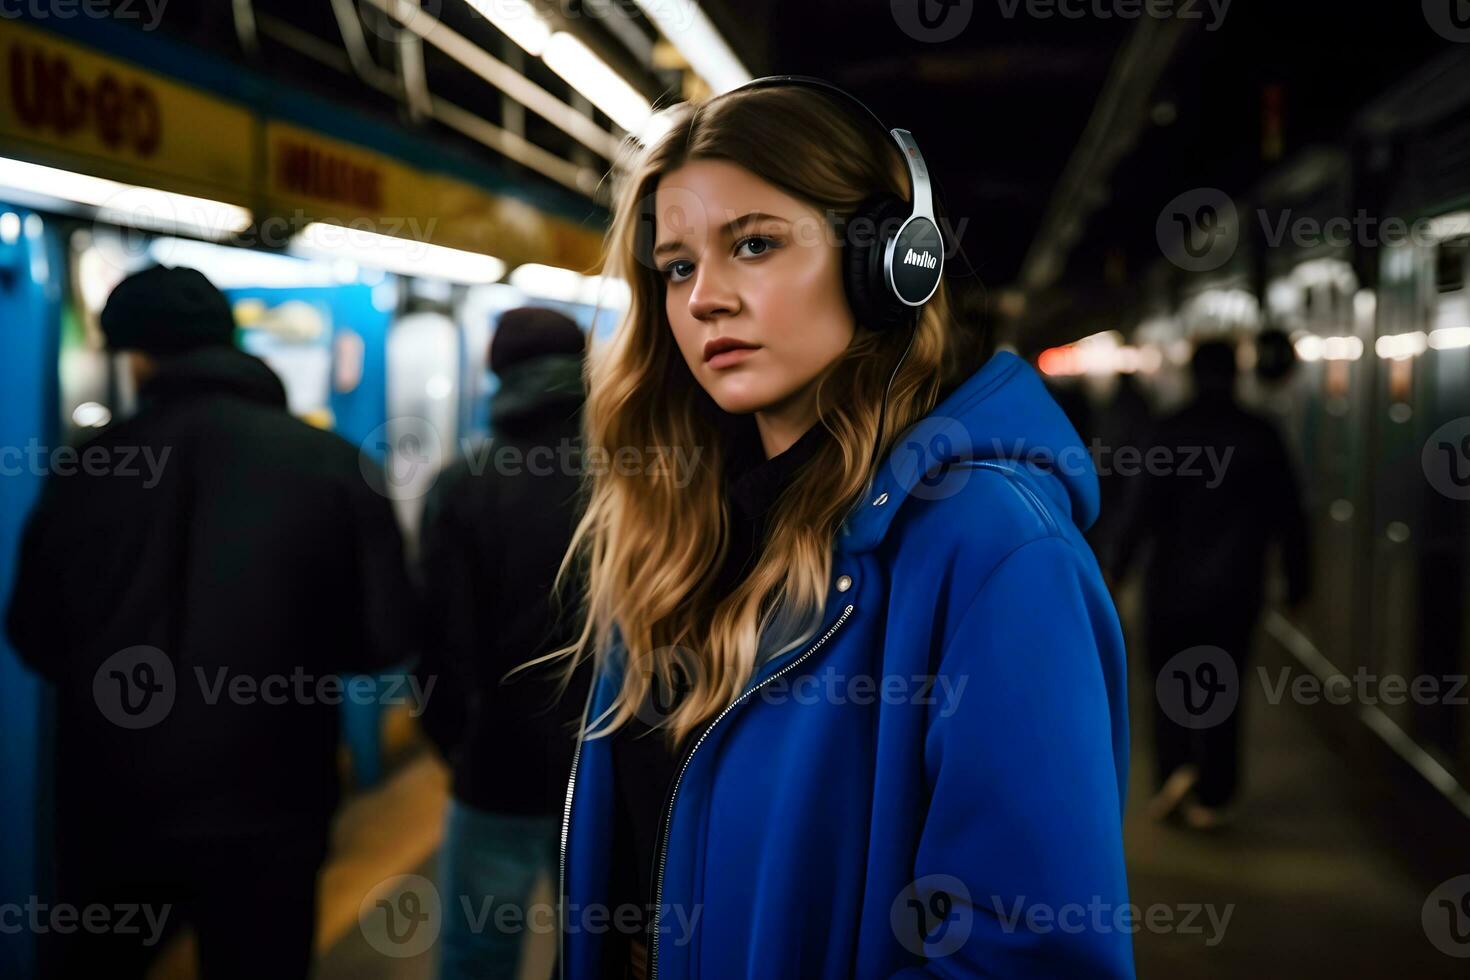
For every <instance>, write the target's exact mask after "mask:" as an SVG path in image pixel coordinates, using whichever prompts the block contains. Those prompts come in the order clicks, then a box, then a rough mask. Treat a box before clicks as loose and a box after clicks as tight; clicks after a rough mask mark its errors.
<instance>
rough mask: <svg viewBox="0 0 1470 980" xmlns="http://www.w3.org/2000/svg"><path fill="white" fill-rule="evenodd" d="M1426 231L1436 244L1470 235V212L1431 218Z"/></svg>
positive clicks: (1456, 212)
mask: <svg viewBox="0 0 1470 980" xmlns="http://www.w3.org/2000/svg"><path fill="white" fill-rule="evenodd" d="M1426 230H1427V232H1428V237H1429V238H1430V239H1431V240H1432V241H1436V242H1442V241H1444V240H1446V239H1449V238H1460V237H1462V236H1464V235H1470V211H1451V212H1450V213H1449V214H1442V215H1440V216H1438V217H1436V218H1430V219H1429V224H1428V227H1427V229H1426Z"/></svg>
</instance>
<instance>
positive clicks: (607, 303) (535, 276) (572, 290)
mask: <svg viewBox="0 0 1470 980" xmlns="http://www.w3.org/2000/svg"><path fill="white" fill-rule="evenodd" d="M507 281H508V282H509V283H510V284H511V285H512V286H514V287H516V288H517V289H519V290H521V291H522V292H524V293H526V294H528V295H530V296H535V297H539V298H541V299H551V300H558V301H560V302H563V303H583V304H585V305H587V306H602V307H605V308H612V309H620V310H625V309H627V308H628V304H629V303H630V302H631V295H630V290H629V289H628V284H627V283H626V282H624V281H623V280H622V279H617V278H614V277H611V276H584V275H582V274H581V273H580V272H574V271H573V270H571V269H563V268H561V267H559V266H554V265H541V264H538V263H535V262H530V263H527V264H525V265H520V266H516V268H515V270H514V271H512V272H511V274H510V278H509V279H508V280H507Z"/></svg>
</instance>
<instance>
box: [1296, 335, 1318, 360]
mask: <svg viewBox="0 0 1470 980" xmlns="http://www.w3.org/2000/svg"><path fill="white" fill-rule="evenodd" d="M1294 346H1295V347H1296V356H1297V357H1300V358H1301V359H1302V360H1303V361H1320V360H1321V359H1322V338H1321V337H1319V336H1317V335H1316V334H1314V333H1304V334H1302V335H1301V336H1300V337H1298V338H1297V339H1296V343H1295V345H1294Z"/></svg>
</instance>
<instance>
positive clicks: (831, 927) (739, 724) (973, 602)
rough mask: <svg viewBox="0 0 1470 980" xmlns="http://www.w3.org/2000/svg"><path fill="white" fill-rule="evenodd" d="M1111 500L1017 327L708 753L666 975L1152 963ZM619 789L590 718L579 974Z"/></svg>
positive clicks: (840, 552) (842, 548) (1108, 974)
mask: <svg viewBox="0 0 1470 980" xmlns="http://www.w3.org/2000/svg"><path fill="white" fill-rule="evenodd" d="M1097 508H1098V487H1097V475H1096V472H1095V470H1094V469H1093V466H1092V461H1091V458H1090V457H1089V456H1088V455H1087V453H1086V451H1085V450H1084V449H1083V447H1082V445H1081V442H1080V440H1079V439H1078V436H1077V433H1076V431H1075V430H1074V429H1073V428H1072V426H1071V424H1070V423H1069V422H1068V421H1067V419H1066V416H1065V415H1063V414H1062V411H1061V410H1060V409H1059V408H1058V407H1057V404H1056V402H1055V401H1053V400H1052V398H1051V396H1050V395H1049V394H1048V392H1047V391H1046V389H1045V387H1044V386H1043V385H1042V383H1041V379H1040V378H1039V377H1038V376H1037V375H1036V373H1035V371H1033V370H1032V368H1031V367H1030V366H1029V365H1028V364H1026V363H1025V362H1024V361H1022V360H1021V359H1020V358H1018V357H1016V356H1014V355H1012V354H1008V353H1000V354H997V355H996V356H995V357H993V358H992V359H991V360H990V361H989V362H988V363H987V364H986V365H985V366H984V367H983V368H982V369H981V370H980V371H978V372H977V373H976V374H975V375H974V376H972V377H971V378H969V379H968V380H966V381H965V382H964V383H963V384H962V385H961V386H960V387H959V388H958V389H956V390H955V391H954V392H952V393H951V394H950V395H949V396H948V397H947V398H946V399H945V400H944V401H943V402H942V403H941V404H939V405H938V406H937V407H936V408H935V409H934V411H933V412H932V413H931V414H930V415H929V416H928V417H927V418H926V419H924V420H923V421H922V422H920V423H919V424H918V425H917V426H916V427H914V429H912V430H911V432H910V433H909V434H908V435H907V437H906V438H905V439H904V440H903V441H902V444H901V445H899V446H898V447H897V448H896V449H895V450H894V451H893V453H892V454H891V456H890V457H889V459H888V461H887V463H886V465H884V466H883V467H881V468H880V469H879V472H878V475H877V477H876V479H875V483H874V487H873V490H872V493H871V496H870V499H869V501H868V503H867V504H865V505H864V506H862V507H861V508H859V510H858V511H857V512H856V513H854V514H853V515H852V516H851V517H850V518H849V519H848V520H847V522H846V523H845V524H844V525H843V527H842V529H841V533H840V534H839V535H838V536H837V538H836V540H835V541H834V543H833V567H832V582H831V586H830V588H829V592H828V595H827V601H826V607H825V612H824V619H823V626H822V628H821V629H820V630H819V631H818V633H817V634H816V635H815V636H814V637H813V638H812V640H811V641H810V642H808V643H807V644H806V645H804V646H802V647H799V648H797V649H795V650H793V651H791V652H789V653H787V654H784V655H782V656H780V657H777V658H775V659H774V660H772V661H771V662H768V663H766V664H765V665H764V666H763V667H761V668H760V669H759V670H758V672H757V675H756V677H755V679H754V680H753V681H752V682H751V684H750V686H749V687H748V688H747V689H746V693H745V694H744V695H742V697H741V698H739V699H737V700H736V701H735V702H734V703H733V704H732V705H731V706H729V707H728V708H726V709H725V711H724V712H723V713H722V714H721V715H720V716H718V719H717V720H716V721H715V723H714V724H713V726H712V727H710V728H709V729H708V730H707V731H706V732H705V734H704V735H703V737H702V738H699V739H697V740H696V742H695V747H694V748H693V750H692V752H690V753H689V754H688V755H687V756H686V757H685V762H684V764H683V767H682V769H681V771H680V775H679V777H678V779H677V781H676V783H675V788H674V792H673V794H672V799H671V802H670V803H669V804H668V809H667V812H666V814H665V824H666V826H665V828H664V836H663V838H662V841H661V843H662V847H661V850H660V855H659V857H660V862H659V863H660V865H661V870H660V871H659V873H658V874H657V875H656V876H655V882H656V888H657V889H658V901H659V904H658V908H657V911H656V914H657V920H656V921H657V924H658V933H657V935H656V936H655V937H654V939H653V941H652V943H651V945H650V949H649V957H650V961H651V962H650V975H651V976H652V975H655V974H656V976H658V977H664V978H669V980H673V978H686V977H691V978H692V977H698V978H701V980H725V978H731V980H734V978H743V980H755V978H771V977H782V978H786V977H789V978H793V980H811V978H819V977H820V978H834V980H835V978H839V977H841V978H847V977H859V978H879V977H884V978H886V977H1006V978H1032V977H1034V978H1046V980H1059V978H1070V977H1077V978H1085V980H1099V978H1115V977H1132V976H1133V953H1132V931H1133V929H1134V928H1136V926H1134V924H1133V920H1132V919H1131V918H1130V912H1131V910H1130V909H1128V908H1127V902H1128V896H1127V880H1126V877H1125V873H1124V865H1123V841H1122V813H1123V798H1124V792H1125V786H1126V783H1127V763H1128V719H1127V699H1126V689H1127V682H1126V675H1125V664H1124V648H1123V637H1122V633H1121V631H1120V629H1119V625H1118V619H1117V614H1116V613H1115V611H1114V608H1113V604H1112V600H1111V598H1110V597H1109V595H1108V592H1107V589H1106V588H1105V586H1104V584H1103V581H1102V578H1101V576H1100V575H1099V571H1098V566H1097V563H1096V561H1095V560H1094V558H1093V555H1092V551H1091V549H1090V548H1089V547H1088V545H1087V543H1086V542H1085V541H1084V539H1083V537H1082V533H1081V532H1082V530H1085V529H1086V528H1087V527H1088V526H1089V525H1090V524H1091V523H1092V522H1093V521H1094V520H1095V519H1096V517H1097ZM614 637H615V639H616V637H617V633H616V631H614ZM619 642H620V641H619ZM619 642H615V644H614V647H613V656H611V657H609V658H608V664H609V667H608V669H607V670H606V672H605V673H603V674H602V675H601V676H600V677H599V678H598V679H597V682H596V683H595V684H594V686H593V691H592V694H591V697H590V700H589V708H590V711H591V713H592V716H593V717H596V716H597V715H598V714H599V713H600V712H601V711H602V710H603V709H604V708H605V707H606V706H607V705H608V704H609V703H610V702H611V700H612V698H613V697H614V696H615V694H616V692H617V689H618V684H619V674H618V670H619V669H620V660H621V652H622V648H621V646H620V645H619ZM612 806H613V795H612V766H611V761H610V755H609V751H608V740H607V739H606V738H596V739H592V740H583V742H582V743H581V744H580V745H579V747H578V751H577V755H576V761H575V762H574V764H573V768H572V776H571V780H570V784H569V786H568V789H567V803H566V815H565V818H564V824H563V828H562V893H563V894H562V902H563V920H562V965H563V970H564V975H565V976H567V977H572V978H575V980H584V978H585V980H591V978H595V977H597V976H598V975H599V956H600V952H601V945H600V944H601V942H602V937H603V936H604V935H605V934H606V932H607V931H608V930H609V929H612V928H617V923H618V921H619V918H620V917H619V916H618V914H617V911H616V910H609V909H608V908H607V907H606V906H605V905H604V904H601V903H604V902H605V892H606V883H607V876H608V868H609V847H608V842H609V839H610V836H611V827H612V809H611V808H612ZM623 921H626V920H623Z"/></svg>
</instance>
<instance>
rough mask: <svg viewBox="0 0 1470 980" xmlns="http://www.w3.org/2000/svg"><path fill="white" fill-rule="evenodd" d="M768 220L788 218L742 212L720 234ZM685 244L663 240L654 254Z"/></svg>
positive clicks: (726, 224) (654, 250)
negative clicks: (746, 224)
mask: <svg viewBox="0 0 1470 980" xmlns="http://www.w3.org/2000/svg"><path fill="white" fill-rule="evenodd" d="M766 220H770V221H785V220H786V219H785V218H783V217H781V216H780V215H779V214H767V213H766V212H764V211H750V212H747V213H745V214H742V215H741V216H740V217H738V218H734V219H731V220H730V221H727V222H725V225H724V227H722V228H721V229H720V234H721V235H726V236H728V235H729V234H730V233H731V232H733V231H735V230H737V229H738V228H740V227H742V226H743V225H745V223H746V222H751V221H766ZM683 244H684V243H683V242H682V241H681V240H679V239H677V238H676V239H673V240H672V241H667V242H661V243H660V244H658V245H655V246H654V247H653V254H654V255H663V254H664V253H665V252H675V251H678V250H679V248H681V247H682V246H683Z"/></svg>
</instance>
